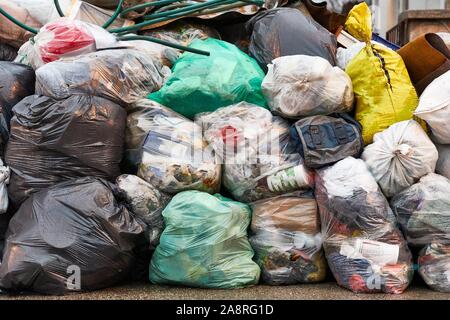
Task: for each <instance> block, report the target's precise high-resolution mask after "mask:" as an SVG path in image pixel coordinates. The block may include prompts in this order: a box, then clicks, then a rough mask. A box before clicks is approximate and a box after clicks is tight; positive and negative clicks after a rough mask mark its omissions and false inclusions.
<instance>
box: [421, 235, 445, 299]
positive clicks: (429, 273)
mask: <svg viewBox="0 0 450 320" xmlns="http://www.w3.org/2000/svg"><path fill="white" fill-rule="evenodd" d="M418 262H419V263H418V264H419V274H420V275H421V276H422V278H423V280H425V283H426V284H427V285H428V286H430V288H432V289H433V290H436V291H441V292H450V245H449V244H448V243H447V244H443V243H432V244H430V245H429V246H426V247H425V248H423V249H422V251H421V252H420V254H419V260H418Z"/></svg>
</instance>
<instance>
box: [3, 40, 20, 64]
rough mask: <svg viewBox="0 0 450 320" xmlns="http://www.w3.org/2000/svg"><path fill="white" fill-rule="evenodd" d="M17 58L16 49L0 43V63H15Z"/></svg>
mask: <svg viewBox="0 0 450 320" xmlns="http://www.w3.org/2000/svg"><path fill="white" fill-rule="evenodd" d="M16 57H17V50H16V49H14V48H13V47H11V46H10V45H7V44H5V43H0V61H13V60H14V59H15V58H16Z"/></svg>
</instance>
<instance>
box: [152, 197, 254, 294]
mask: <svg viewBox="0 0 450 320" xmlns="http://www.w3.org/2000/svg"><path fill="white" fill-rule="evenodd" d="M163 217H164V222H165V229H164V231H163V233H162V235H161V239H160V244H159V246H158V247H157V248H156V251H155V253H154V254H153V257H152V260H151V263H150V271H149V274H150V281H151V282H152V283H155V284H170V285H184V286H192V287H203V288H221V289H230V288H236V287H244V286H248V285H254V284H257V283H258V280H259V275H260V270H259V267H258V265H257V264H256V263H255V262H253V261H252V258H253V250H252V247H251V246H250V243H249V241H248V238H247V228H248V226H249V224H250V219H251V210H250V208H249V207H248V206H247V205H245V204H242V203H239V202H236V201H232V200H230V199H228V198H225V197H223V196H221V195H219V194H216V195H210V194H208V193H205V192H199V191H185V192H181V193H178V194H177V195H175V196H174V197H173V199H172V201H171V202H170V203H169V205H168V206H167V207H166V208H165V209H164V211H163Z"/></svg>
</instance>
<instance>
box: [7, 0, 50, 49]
mask: <svg viewBox="0 0 450 320" xmlns="http://www.w3.org/2000/svg"><path fill="white" fill-rule="evenodd" d="M32 1H34V0H32ZM0 8H2V9H3V10H4V11H5V12H7V13H8V14H10V15H11V16H13V17H14V18H15V19H16V20H17V21H18V22H20V23H24V24H26V25H27V26H29V27H31V28H34V29H38V28H40V27H41V26H42V24H41V23H39V21H37V20H36V19H34V18H33V17H32V15H31V11H30V10H29V8H26V7H20V6H18V5H17V4H16V3H14V2H13V1H12V0H0ZM32 36H33V33H31V32H29V31H26V30H25V29H23V28H21V27H19V26H18V25H17V24H15V23H14V22H12V21H10V20H9V19H8V18H6V17H5V16H4V15H2V14H0V42H1V43H7V44H8V45H10V46H12V47H14V48H16V49H19V48H20V46H21V45H23V44H24V43H26V42H27V41H28V39H30V38H31V37H32Z"/></svg>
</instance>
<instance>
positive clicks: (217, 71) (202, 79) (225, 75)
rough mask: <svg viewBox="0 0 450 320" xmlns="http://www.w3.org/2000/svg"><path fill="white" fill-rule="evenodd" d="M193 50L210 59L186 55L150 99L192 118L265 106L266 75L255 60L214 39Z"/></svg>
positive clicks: (196, 46) (198, 41)
mask: <svg viewBox="0 0 450 320" xmlns="http://www.w3.org/2000/svg"><path fill="white" fill-rule="evenodd" d="M190 47H192V48H195V49H200V50H205V51H208V52H210V56H203V55H199V54H194V53H190V52H185V53H184V54H183V55H182V56H181V57H180V59H178V61H177V62H176V63H175V65H174V67H173V68H172V75H171V76H170V77H169V78H168V80H167V82H166V83H165V85H164V86H163V87H162V88H161V90H159V91H157V92H154V93H152V94H150V95H149V99H151V100H154V101H156V102H158V103H161V104H162V105H164V106H167V107H169V108H171V109H173V110H174V111H176V112H178V113H180V114H182V115H183V116H185V117H187V118H190V119H193V118H194V117H195V115H196V114H197V113H200V112H208V111H214V110H216V109H218V108H220V107H225V106H228V105H231V104H233V103H238V102H240V101H247V102H250V103H254V104H257V105H260V106H266V101H265V99H264V96H263V94H262V92H261V82H262V80H263V78H264V72H263V71H262V70H261V68H260V67H259V66H258V64H257V63H256V61H255V60H253V59H252V58H250V57H249V56H247V55H246V54H245V53H243V52H242V51H240V50H239V49H238V48H237V47H236V46H234V45H232V44H230V43H227V42H225V41H220V40H217V39H213V38H208V39H206V40H195V41H194V42H192V44H191V45H190ZM149 91H151V90H149Z"/></svg>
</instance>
